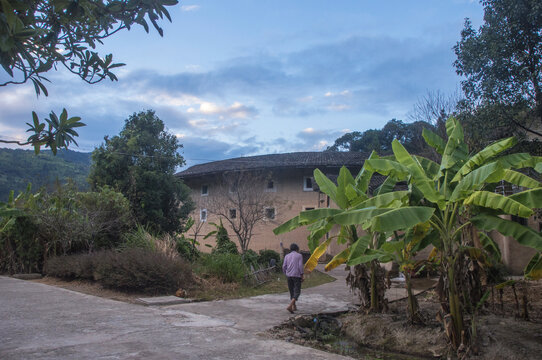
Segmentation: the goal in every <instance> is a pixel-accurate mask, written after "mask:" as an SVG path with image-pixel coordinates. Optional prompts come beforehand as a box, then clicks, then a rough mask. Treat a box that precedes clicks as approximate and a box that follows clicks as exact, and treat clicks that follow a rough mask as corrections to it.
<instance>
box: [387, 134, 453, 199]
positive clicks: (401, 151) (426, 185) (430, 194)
mask: <svg viewBox="0 0 542 360" xmlns="http://www.w3.org/2000/svg"><path fill="white" fill-rule="evenodd" d="M392 148H393V153H394V154H395V158H396V159H397V161H398V162H399V163H400V164H401V165H404V166H406V167H407V168H408V169H409V172H410V174H411V182H412V183H413V184H414V185H416V187H418V189H419V190H420V191H421V192H422V193H423V195H424V196H425V198H426V199H427V200H429V201H431V202H432V203H435V204H438V206H439V208H442V207H444V197H443V196H442V195H441V194H439V193H438V191H437V190H436V189H435V182H434V181H432V180H431V179H429V178H428V177H427V175H426V174H425V172H424V170H423V169H422V167H421V165H420V163H419V162H418V161H417V160H415V158H413V157H412V156H411V155H410V154H409V153H408V151H406V149H405V148H404V146H403V145H401V143H400V142H399V141H397V139H395V140H393V142H392Z"/></svg>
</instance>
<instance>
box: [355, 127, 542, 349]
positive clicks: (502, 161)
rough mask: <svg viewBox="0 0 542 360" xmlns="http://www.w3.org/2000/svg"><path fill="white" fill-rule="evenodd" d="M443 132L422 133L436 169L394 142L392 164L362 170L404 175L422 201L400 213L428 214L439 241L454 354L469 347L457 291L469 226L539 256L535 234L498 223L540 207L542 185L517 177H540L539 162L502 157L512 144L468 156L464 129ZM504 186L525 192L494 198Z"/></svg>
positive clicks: (541, 242)
mask: <svg viewBox="0 0 542 360" xmlns="http://www.w3.org/2000/svg"><path fill="white" fill-rule="evenodd" d="M446 131H447V136H448V139H447V141H445V140H444V139H442V138H441V137H439V136H438V135H436V134H435V133H433V132H431V131H428V130H424V132H423V137H424V139H425V140H426V142H427V143H428V144H429V145H430V146H432V147H433V148H434V149H435V150H436V151H437V152H438V153H439V154H440V155H441V157H442V160H441V162H440V164H438V163H435V162H433V161H431V160H429V159H426V158H423V157H418V156H414V155H411V154H409V153H408V152H407V150H406V149H405V148H404V147H403V146H402V145H401V144H400V143H399V141H397V140H394V141H393V143H392V149H393V153H394V157H395V159H378V160H373V159H369V160H367V161H366V164H365V167H366V168H367V169H369V170H372V171H375V172H378V173H380V174H382V175H389V174H390V173H391V172H394V173H397V172H398V171H399V172H406V173H407V177H406V179H407V180H408V184H409V187H410V189H411V191H412V192H413V194H414V193H418V194H421V196H422V198H421V200H420V205H421V207H412V208H405V209H403V210H404V211H406V214H409V215H412V214H413V213H414V212H415V211H420V210H419V209H431V210H432V212H431V216H430V217H429V219H428V221H429V224H430V225H431V227H432V229H433V230H434V231H436V232H437V233H438V235H439V239H438V240H437V241H435V243H434V245H435V246H436V247H437V249H438V250H439V252H440V256H441V266H442V276H443V279H445V280H446V283H447V289H446V299H447V306H445V307H443V310H444V311H445V312H446V313H447V314H449V317H451V322H450V325H449V326H448V329H449V331H448V335H449V337H450V340H451V343H452V344H453V346H454V347H455V348H458V347H459V346H460V345H461V343H464V342H465V341H468V334H467V328H466V327H465V326H464V311H465V309H466V308H472V306H470V305H469V304H467V302H468V301H469V299H468V297H469V296H468V294H467V292H466V291H460V290H461V281H462V278H461V275H462V274H464V273H465V271H467V270H466V267H467V266H464V261H468V260H465V256H466V254H468V253H469V250H471V249H472V246H471V245H472V244H471V239H469V238H468V236H466V235H465V234H467V233H468V232H467V231H465V230H467V229H468V228H469V227H473V226H474V227H476V228H477V229H479V230H483V231H490V230H496V231H498V232H500V233H502V234H503V235H505V236H513V237H514V238H515V239H516V240H517V241H518V242H519V243H520V244H522V245H526V246H530V247H533V248H535V249H537V250H538V251H542V236H541V235H540V234H539V233H537V232H536V231H534V230H532V229H530V228H528V227H526V226H523V225H520V224H519V223H516V222H513V221H510V220H506V219H504V218H501V217H500V216H501V215H514V216H519V217H523V218H528V217H530V216H531V215H532V214H533V210H532V209H534V208H540V207H542V187H541V184H540V183H539V182H538V181H537V180H536V179H534V178H532V177H529V176H527V175H525V174H523V173H521V172H519V171H517V170H518V169H523V168H528V167H531V168H534V169H535V170H536V171H538V172H541V171H542V162H541V160H542V159H541V158H539V157H532V156H530V155H529V154H525V153H519V154H508V155H504V156H501V154H502V153H503V152H504V151H506V150H508V149H510V148H511V147H513V146H514V145H515V144H516V140H515V139H514V138H507V139H503V140H500V141H497V142H495V143H493V144H491V145H490V146H488V147H486V148H485V149H483V150H482V151H480V152H479V153H477V154H475V155H472V156H470V155H469V153H468V149H467V146H466V145H465V143H464V137H463V129H462V127H461V125H460V124H459V122H458V121H457V120H456V119H454V118H449V119H448V120H447V122H446ZM502 182H506V183H510V184H513V185H516V186H517V187H518V188H522V189H526V190H523V191H521V192H519V193H517V194H514V195H511V196H504V195H501V194H497V193H495V192H494V189H495V187H496V185H498V184H499V183H502ZM538 259H539V258H538ZM537 264H538V261H535V260H533V264H532V265H531V268H532V269H535V270H536V269H538V265H537ZM475 303H476V302H475ZM465 345H468V344H465Z"/></svg>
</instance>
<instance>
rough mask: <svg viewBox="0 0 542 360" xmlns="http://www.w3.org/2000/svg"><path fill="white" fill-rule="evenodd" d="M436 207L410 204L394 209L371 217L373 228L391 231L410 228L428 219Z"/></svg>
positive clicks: (374, 229) (379, 230) (380, 230)
mask: <svg viewBox="0 0 542 360" xmlns="http://www.w3.org/2000/svg"><path fill="white" fill-rule="evenodd" d="M434 212H435V209H434V208H430V207H425V206H410V207H403V208H398V209H392V210H390V211H387V212H385V213H383V214H380V215H376V216H374V217H373V218H372V219H371V225H370V227H371V229H372V230H373V231H378V232H382V233H383V232H389V231H397V230H404V229H408V228H410V227H412V226H414V225H416V224H419V223H424V222H426V221H428V220H429V219H430V218H431V216H432V215H433V213H434Z"/></svg>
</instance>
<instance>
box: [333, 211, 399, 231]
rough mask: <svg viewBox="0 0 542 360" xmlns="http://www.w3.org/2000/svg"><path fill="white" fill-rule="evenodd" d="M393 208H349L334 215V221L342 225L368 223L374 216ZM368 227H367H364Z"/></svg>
mask: <svg viewBox="0 0 542 360" xmlns="http://www.w3.org/2000/svg"><path fill="white" fill-rule="evenodd" d="M390 210H391V209H377V208H365V209H359V210H349V211H345V212H343V213H341V214H337V215H335V216H334V217H333V221H334V222H335V223H337V224H340V225H362V226H363V225H368V221H369V220H371V219H372V218H373V217H374V216H376V215H379V214H383V213H385V212H388V211H390ZM364 228H366V227H364Z"/></svg>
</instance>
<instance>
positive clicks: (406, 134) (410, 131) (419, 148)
mask: <svg viewBox="0 0 542 360" xmlns="http://www.w3.org/2000/svg"><path fill="white" fill-rule="evenodd" d="M424 127H428V128H434V127H433V126H432V125H431V124H429V123H427V122H425V121H415V122H413V123H404V122H402V121H401V120H396V119H392V120H390V121H388V123H387V124H386V125H385V126H384V127H383V128H382V129H381V130H377V129H371V130H366V131H364V132H359V131H353V132H351V133H347V134H344V135H343V136H341V137H340V138H338V139H337V140H335V143H334V144H333V145H332V146H330V147H328V148H327V150H326V151H359V152H366V153H370V152H371V151H377V152H379V153H381V154H389V153H391V147H390V144H391V142H392V141H393V140H394V139H398V140H399V141H401V142H402V143H403V144H405V147H406V148H407V149H408V150H409V151H411V152H414V153H416V154H424V153H426V152H428V151H429V150H430V148H429V147H428V146H427V144H426V143H425V142H424V141H423V137H422V129H423V128H424Z"/></svg>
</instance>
